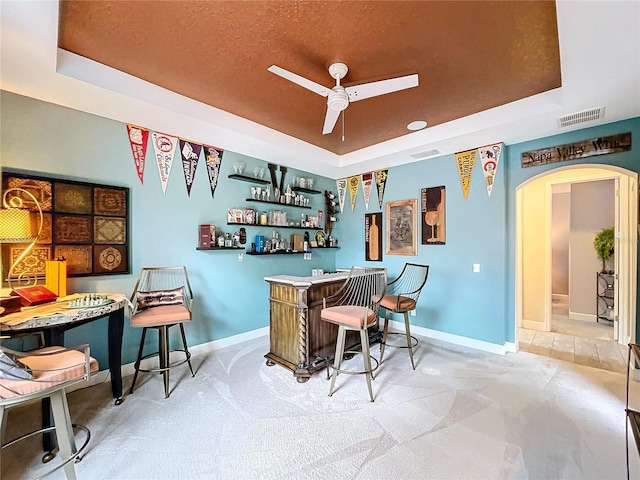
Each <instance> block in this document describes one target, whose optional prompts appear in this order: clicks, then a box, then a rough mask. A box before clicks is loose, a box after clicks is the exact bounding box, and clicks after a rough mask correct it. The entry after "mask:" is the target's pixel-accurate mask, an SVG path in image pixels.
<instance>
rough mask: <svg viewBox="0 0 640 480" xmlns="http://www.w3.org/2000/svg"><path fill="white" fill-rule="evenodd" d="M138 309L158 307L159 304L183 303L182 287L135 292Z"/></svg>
mask: <svg viewBox="0 0 640 480" xmlns="http://www.w3.org/2000/svg"><path fill="white" fill-rule="evenodd" d="M136 300H137V302H138V310H144V309H145V308H152V307H159V306H161V305H184V287H178V288H174V289H172V290H153V291H150V292H136Z"/></svg>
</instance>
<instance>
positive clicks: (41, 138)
mask: <svg viewBox="0 0 640 480" xmlns="http://www.w3.org/2000/svg"><path fill="white" fill-rule="evenodd" d="M0 102H1V104H0V106H1V122H2V136H1V144H0V146H1V150H0V159H1V165H2V168H3V169H5V168H10V169H13V170H15V169H20V170H26V171H30V172H35V173H39V174H42V175H45V176H61V177H64V178H68V179H73V180H80V181H89V182H97V183H105V184H109V185H118V186H124V187H129V188H130V189H131V190H130V211H131V231H130V241H131V243H130V247H131V252H132V255H131V262H132V265H131V272H132V273H131V275H116V276H112V275H106V276H96V277H79V278H73V279H70V284H69V291H79V292H95V291H99V292H122V293H124V294H126V295H127V296H129V295H130V294H131V292H132V290H133V287H134V284H135V280H136V278H137V274H138V271H139V269H140V267H143V266H163V265H186V266H187V269H188V271H189V276H190V279H191V282H192V287H193V290H194V295H195V297H196V300H195V302H196V303H195V305H196V307H195V310H194V319H193V322H192V323H191V324H190V325H189V326H188V328H187V329H186V331H187V337H188V338H187V340H188V342H189V344H190V345H197V344H200V343H204V342H209V341H211V340H217V339H222V338H226V337H229V336H232V335H236V334H239V333H243V332H247V331H251V330H255V329H257V328H261V327H266V326H268V325H269V303H268V288H267V284H266V282H265V281H264V280H263V279H264V277H265V276H269V275H280V274H291V275H303V276H306V275H311V270H312V268H322V269H324V270H327V271H331V270H334V269H335V252H336V250H326V251H322V250H320V249H315V250H313V254H312V259H311V260H304V259H303V256H302V255H278V256H274V257H264V256H261V257H257V256H245V257H244V261H243V262H238V260H237V251H229V252H224V251H223V252H219V251H197V250H196V246H197V242H198V225H199V224H201V223H214V224H216V225H218V226H220V225H221V226H222V228H223V230H224V231H231V232H232V233H233V231H235V230H237V228H233V230H232V226H229V227H228V226H227V225H226V219H227V209H228V208H244V207H245V206H249V204H247V203H246V202H245V199H246V198H248V197H250V188H251V184H250V183H246V182H241V181H236V180H229V179H228V178H227V177H228V175H229V174H232V173H233V164H234V161H236V160H242V161H244V162H245V163H246V165H247V167H246V168H247V169H248V168H250V167H252V166H254V165H260V166H263V167H265V169H266V165H267V164H266V162H263V161H260V160H258V159H255V158H247V157H243V156H241V155H238V154H235V153H233V152H225V153H224V156H223V160H222V168H221V172H220V178H219V181H218V186H217V188H216V191H215V197H214V198H212V197H211V190H210V188H209V182H208V177H207V173H206V168H205V165H204V162H203V160H202V158H201V159H200V162H199V165H198V170H197V172H196V176H195V181H194V184H193V187H192V189H191V197H188V196H187V192H186V187H185V181H184V175H183V173H182V169H181V163H180V160H179V159H176V160H174V163H173V168H172V172H171V176H170V178H169V182H168V185H167V189H166V194H163V193H162V188H161V186H160V179H159V175H158V169H157V167H156V164H155V160H154V156H153V147H152V146H151V142H149V150H148V151H147V163H146V167H145V174H144V186H142V185H141V184H140V181H139V180H138V177H137V174H136V171H135V168H134V164H133V159H132V155H131V149H130V146H129V141H128V137H127V131H126V126H125V125H124V124H123V123H120V122H116V121H112V120H108V119H105V118H102V117H97V116H94V115H89V114H86V113H82V112H79V111H76V110H71V109H68V108H63V107H59V106H56V105H52V104H49V103H45V102H41V101H37V100H33V99H30V98H27V97H23V96H19V95H14V94H12V93H8V92H4V91H3V92H1V97H0ZM193 140H194V141H198V140H200V139H197V138H194V139H193ZM245 173H247V172H245ZM300 174H302V176H312V177H313V178H315V179H316V184H315V185H314V189H316V190H321V191H323V190H325V189H335V182H334V181H333V180H329V179H328V178H322V177H319V176H318V175H309V174H306V173H304V172H301V171H299V170H295V169H293V168H289V169H288V172H287V176H286V179H287V180H291V179H292V178H293V176H294V175H300ZM265 175H267V176H268V172H267V173H266V174H265ZM278 178H280V172H278ZM311 197H312V206H313V207H314V210H303V209H289V210H288V212H289V213H290V214H292V215H294V214H295V217H297V218H300V217H299V215H300V213H302V212H305V213H307V214H312V213H314V212H317V210H318V209H322V210H324V196H323V195H313V196H311ZM260 205H262V204H256V203H252V204H251V207H254V208H255V207H258V206H260ZM246 229H247V236H248V240H247V241H248V242H251V238H252V237H253V236H255V235H256V234H258V233H260V234H264V235H269V236H271V233H272V230H273V229H260V228H259V227H246ZM276 230H277V229H276ZM277 231H279V233H280V234H282V235H286V236H287V237H288V236H289V235H290V234H291V233H303V231H302V230H292V229H280V230H277ZM249 245H250V243H249ZM127 323H128V322H127ZM106 332H107V328H106V320H100V321H98V322H94V324H91V325H87V326H83V327H79V328H76V329H73V330H70V331H69V332H68V333H67V336H66V342H67V344H69V345H71V344H77V343H84V342H89V343H90V344H91V346H92V353H93V354H95V355H96V356H97V358H98V361H99V362H100V364H101V366H102V367H103V368H106V366H107V356H106V342H107V334H106ZM140 334H141V331H140V329H131V328H130V327H129V326H128V325H127V327H126V329H125V332H124V347H123V361H124V362H132V361H134V360H135V355H136V354H137V346H138V344H139V340H140ZM153 337H154V338H151V339H149V344H150V345H151V344H152V343H156V344H157V338H155V336H153ZM265 353H266V352H265Z"/></svg>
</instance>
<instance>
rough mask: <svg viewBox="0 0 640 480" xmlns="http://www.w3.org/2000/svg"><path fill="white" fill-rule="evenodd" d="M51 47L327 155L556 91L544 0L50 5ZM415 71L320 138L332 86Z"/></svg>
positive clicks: (554, 35)
mask: <svg viewBox="0 0 640 480" xmlns="http://www.w3.org/2000/svg"><path fill="white" fill-rule="evenodd" d="M58 38H59V41H58V44H59V47H60V48H62V49H64V50H67V51H69V52H72V53H75V54H77V55H80V56H82V57H86V58H88V59H91V60H94V61H96V62H98V63H101V64H104V65H108V66H110V67H113V68H114V69H116V70H119V71H122V72H125V73H127V74H130V75H132V76H134V77H137V78H140V79H143V80H146V81H148V82H150V83H153V84H156V85H159V86H161V87H164V88H166V89H168V90H170V91H172V92H175V93H178V94H181V95H183V96H186V97H189V98H192V99H194V100H197V101H199V102H202V103H204V104H206V105H210V106H213V107H216V108H219V109H221V110H224V111H226V112H229V113H232V114H234V115H237V116H240V117H243V118H246V119H248V120H251V121H253V122H256V123H258V124H261V125H264V126H266V127H269V128H272V129H274V130H277V131H279V132H282V133H285V134H287V135H290V136H292V137H295V138H298V139H300V140H302V141H304V142H307V143H309V144H312V145H316V146H318V147H320V148H322V149H325V150H328V151H330V152H333V153H335V154H338V155H344V154H346V153H349V152H353V151H356V150H359V149H363V148H365V147H368V146H371V145H375V144H378V143H381V142H384V141H387V140H390V139H393V138H397V137H401V136H403V135H407V134H409V133H410V131H409V130H407V124H408V123H410V122H412V121H415V120H425V121H427V122H428V124H429V127H433V126H436V125H440V124H444V123H446V122H450V121H452V120H455V119H458V118H461V117H466V116H468V115H471V114H474V113H477V112H482V111H485V110H488V109H491V108H493V107H497V106H500V105H505V104H508V103H510V102H514V101H516V100H519V99H522V98H526V97H530V96H532V95H536V94H538V93H542V92H546V91H549V90H552V89H556V88H558V87H560V86H561V84H562V82H561V73H560V52H559V42H558V27H557V19H556V4H555V2H543V1H535V2H526V1H518V2H486V1H471V2H461V1H443V2H438V1H424V2H422V1H407V2H395V1H375V2H370V1H314V2H300V1H170V2H167V1H159V2H154V1H112V2H109V1H100V2H95V1H83V2H79V1H66V0H65V1H62V2H61V3H60V17H59V37H58ZM337 61H338V62H343V63H346V64H347V65H348V67H349V73H348V74H347V76H346V78H345V79H344V81H343V82H342V83H343V85H345V86H348V85H353V84H360V83H365V82H370V81H374V80H382V79H387V78H392V77H396V76H401V75H408V74H413V73H417V74H418V75H419V78H420V85H419V86H418V87H416V88H412V89H409V90H404V91H401V92H395V93H391V94H388V95H384V96H380V97H376V98H370V99H366V100H362V101H359V102H356V103H352V104H350V105H349V107H348V108H347V109H346V111H345V117H344V134H345V138H344V141H342V138H341V136H342V119H340V121H339V122H338V124H337V125H336V128H335V129H334V131H333V133H332V134H329V135H322V124H323V120H324V115H325V110H326V99H324V98H323V97H320V96H318V95H316V94H314V93H313V92H311V91H308V90H306V89H304V88H301V87H300V86H298V85H296V84H293V83H291V82H288V81H286V80H284V79H283V78H281V77H278V76H276V75H274V74H272V73H270V72H268V71H267V68H268V67H269V66H270V65H272V64H276V65H278V66H280V67H282V68H285V69H287V70H289V71H292V72H295V73H297V74H299V75H301V76H303V77H306V78H308V79H310V80H313V81H314V82H317V83H320V84H322V85H325V86H328V87H331V86H333V85H334V82H335V81H334V80H333V79H332V78H331V77H330V76H329V74H328V71H327V68H328V66H329V65H330V64H331V63H334V62H337Z"/></svg>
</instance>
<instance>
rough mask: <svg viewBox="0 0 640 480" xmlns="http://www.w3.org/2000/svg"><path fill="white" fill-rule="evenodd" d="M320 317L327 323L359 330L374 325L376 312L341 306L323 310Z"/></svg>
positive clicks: (365, 308) (351, 306) (363, 308)
mask: <svg viewBox="0 0 640 480" xmlns="http://www.w3.org/2000/svg"><path fill="white" fill-rule="evenodd" d="M320 317H321V318H322V319H323V320H325V321H327V322H331V323H335V324H337V325H347V326H349V327H358V328H360V327H364V326H365V325H367V326H368V325H371V324H372V323H374V322H375V321H376V312H375V311H373V310H371V309H370V308H367V307H357V306H353V305H342V306H338V307H329V308H323V309H322V312H321V313H320ZM365 322H366V323H365Z"/></svg>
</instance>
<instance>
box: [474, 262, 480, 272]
mask: <svg viewBox="0 0 640 480" xmlns="http://www.w3.org/2000/svg"><path fill="white" fill-rule="evenodd" d="M473 273H480V264H479V263H474V264H473Z"/></svg>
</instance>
